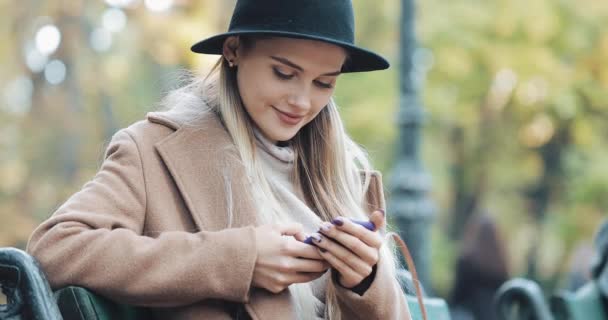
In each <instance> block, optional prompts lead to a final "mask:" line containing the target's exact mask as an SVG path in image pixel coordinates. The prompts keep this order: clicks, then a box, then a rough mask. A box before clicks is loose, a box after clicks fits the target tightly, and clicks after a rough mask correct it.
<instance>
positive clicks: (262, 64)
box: [224, 37, 346, 143]
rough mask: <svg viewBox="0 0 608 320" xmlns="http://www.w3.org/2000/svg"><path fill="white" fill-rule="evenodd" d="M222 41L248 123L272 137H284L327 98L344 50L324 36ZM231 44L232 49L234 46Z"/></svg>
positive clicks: (314, 113)
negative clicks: (234, 69) (250, 42)
mask: <svg viewBox="0 0 608 320" xmlns="http://www.w3.org/2000/svg"><path fill="white" fill-rule="evenodd" d="M238 42H239V39H238V38H234V37H233V38H229V39H227V40H226V42H225V44H224V56H225V58H226V59H227V60H232V61H233V62H234V63H235V64H236V65H237V83H238V88H239V92H240V95H241V99H242V101H243V104H244V106H245V109H246V110H247V113H249V116H250V117H251V119H253V121H254V124H255V125H256V127H257V128H258V129H259V130H260V132H261V133H262V134H263V135H264V136H265V137H266V138H268V139H269V140H271V141H273V142H275V143H276V142H278V141H287V140H289V139H291V138H293V137H294V136H295V135H296V134H297V133H298V131H299V130H300V129H301V128H302V127H303V126H305V125H306V124H307V123H309V122H310V121H312V120H313V119H314V118H315V117H316V116H317V115H318V114H319V112H320V111H321V110H322V109H323V108H324V107H325V106H326V105H327V104H328V103H329V100H330V98H331V96H332V94H333V92H334V88H335V84H336V80H337V77H338V75H339V74H340V69H341V68H342V64H343V63H344V61H345V59H346V52H345V51H344V49H342V48H341V47H339V46H336V45H332V44H329V43H326V42H320V41H312V40H303V39H291V38H279V37H276V38H265V39H259V40H256V41H255V43H254V44H253V45H252V46H251V47H250V48H245V47H244V46H243V45H242V43H241V44H240V45H239V43H238ZM234 49H236V50H234Z"/></svg>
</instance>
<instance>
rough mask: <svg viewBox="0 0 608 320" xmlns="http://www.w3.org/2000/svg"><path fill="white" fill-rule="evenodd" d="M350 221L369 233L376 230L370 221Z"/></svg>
mask: <svg viewBox="0 0 608 320" xmlns="http://www.w3.org/2000/svg"><path fill="white" fill-rule="evenodd" d="M351 221H352V222H354V223H356V224H358V225H361V226H363V227H364V228H365V229H367V230H369V231H374V230H376V225H375V224H374V223H373V222H371V221H361V220H355V219H351Z"/></svg>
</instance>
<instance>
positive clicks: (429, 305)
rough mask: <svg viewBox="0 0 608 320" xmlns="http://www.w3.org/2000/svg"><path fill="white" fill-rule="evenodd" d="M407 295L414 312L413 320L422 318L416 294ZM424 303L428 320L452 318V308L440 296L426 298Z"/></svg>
mask: <svg viewBox="0 0 608 320" xmlns="http://www.w3.org/2000/svg"><path fill="white" fill-rule="evenodd" d="M405 296H406V299H407V304H408V306H409V307H410V312H411V313H412V320H422V319H423V318H422V311H421V310H420V306H419V305H418V299H417V298H416V296H412V295H405ZM423 303H424V307H425V308H426V313H427V319H428V320H450V310H449V309H448V305H447V304H446V303H445V301H444V300H442V299H439V298H424V299H423Z"/></svg>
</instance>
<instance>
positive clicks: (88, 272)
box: [27, 113, 408, 320]
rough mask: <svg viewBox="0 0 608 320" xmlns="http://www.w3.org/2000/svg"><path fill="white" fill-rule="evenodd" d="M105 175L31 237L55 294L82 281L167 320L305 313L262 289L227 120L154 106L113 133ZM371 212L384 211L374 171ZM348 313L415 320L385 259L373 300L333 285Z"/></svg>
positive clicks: (285, 296)
mask: <svg viewBox="0 0 608 320" xmlns="http://www.w3.org/2000/svg"><path fill="white" fill-rule="evenodd" d="M105 156H106V157H105V160H104V162H103V164H102V166H101V169H100V170H99V172H98V173H97V174H96V176H95V177H94V179H93V180H92V181H90V182H88V183H87V184H85V185H84V186H83V188H82V190H80V191H79V192H77V193H76V194H74V195H73V196H72V197H71V198H69V200H67V202H66V203H64V204H63V205H62V206H61V207H60V208H59V209H58V210H57V211H56V212H55V213H54V214H53V215H52V216H51V217H50V218H49V219H48V220H46V221H45V222H43V223H42V224H41V225H40V226H39V227H38V228H37V229H36V230H35V231H34V233H33V234H32V236H31V238H30V241H29V243H28V248H27V250H28V252H29V253H31V254H32V255H33V256H34V257H35V258H37V259H38V261H39V262H40V264H41V266H42V268H43V270H44V271H45V272H46V274H47V276H48V279H49V282H50V284H51V286H52V287H53V288H54V289H57V288H60V287H64V286H68V285H78V286H83V287H87V288H89V289H91V290H93V291H95V292H97V293H100V294H102V295H105V296H108V297H110V298H111V299H113V300H116V301H120V302H122V303H128V304H133V305H140V306H148V307H151V308H152V309H153V310H154V313H155V315H156V317H157V318H159V319H230V318H231V315H230V314H231V312H232V311H231V310H235V308H238V307H241V309H242V307H244V309H245V310H246V312H247V313H248V314H249V316H250V317H251V318H252V319H260V320H265V319H269V320H270V319H271V320H275V319H294V318H295V316H294V310H293V309H294V308H293V305H292V303H291V300H290V294H289V290H284V291H283V292H282V293H280V294H273V293H270V292H268V291H266V290H263V289H260V288H255V287H252V286H251V283H252V276H253V270H254V266H255V262H256V239H255V236H254V226H256V225H257V222H256V218H255V217H256V213H255V212H256V209H255V207H254V202H253V199H252V198H251V197H250V196H249V194H250V193H249V192H248V191H247V190H248V188H250V186H248V185H247V182H246V181H247V179H246V178H245V170H244V167H243V164H242V162H241V161H240V160H239V157H238V155H237V150H236V148H235V146H234V144H233V143H232V141H231V139H230V136H229V135H228V133H227V131H226V130H225V129H224V127H223V125H222V124H221V122H220V121H219V119H218V118H217V116H215V115H213V114H210V115H209V116H206V117H205V118H204V119H202V120H201V121H200V123H199V125H197V126H186V125H183V124H181V123H179V122H178V121H176V120H174V119H172V118H171V117H169V116H168V115H167V114H164V113H150V114H148V116H147V119H146V120H143V121H140V122H137V123H135V124H133V125H131V126H130V127H128V128H126V129H123V130H120V131H119V132H118V133H116V134H115V135H114V137H113V138H112V141H111V142H110V144H109V146H108V148H107V150H106V155H105ZM372 177H373V178H372V179H373V180H372V183H371V184H370V188H369V190H368V192H367V200H368V202H369V207H368V209H369V210H368V211H369V212H371V211H372V210H373V209H376V208H384V206H385V202H384V198H383V193H382V183H381V177H380V175H379V174H378V173H374V174H373V175H372ZM324 278H325V279H327V285H328V286H334V287H335V290H336V292H337V296H338V301H339V306H340V309H341V311H342V313H343V315H344V319H406V318H408V316H407V315H408V309H407V305H406V301H405V299H404V296H403V294H402V293H401V289H400V288H399V285H398V283H397V282H396V281H395V280H394V279H393V278H392V277H390V276H389V275H388V274H387V263H386V262H385V261H383V260H380V261H379V264H378V268H377V272H376V275H375V278H374V280H373V282H372V284H371V286H370V287H369V289H368V290H367V291H366V292H365V293H364V294H363V295H362V296H360V295H358V294H357V293H355V292H353V291H351V290H349V289H346V288H343V287H341V286H340V285H338V284H336V283H334V280H332V278H331V277H324Z"/></svg>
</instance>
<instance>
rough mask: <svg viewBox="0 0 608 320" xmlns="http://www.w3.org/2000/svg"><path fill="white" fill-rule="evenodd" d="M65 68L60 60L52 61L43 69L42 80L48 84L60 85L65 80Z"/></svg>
mask: <svg viewBox="0 0 608 320" xmlns="http://www.w3.org/2000/svg"><path fill="white" fill-rule="evenodd" d="M65 76H66V67H65V64H64V63H63V62H62V61H61V60H53V61H51V62H49V63H48V64H47V65H46V67H45V68H44V78H45V79H46V81H48V83H50V84H55V85H57V84H61V83H62V82H63V81H64V80H65Z"/></svg>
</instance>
